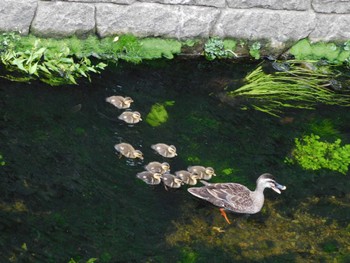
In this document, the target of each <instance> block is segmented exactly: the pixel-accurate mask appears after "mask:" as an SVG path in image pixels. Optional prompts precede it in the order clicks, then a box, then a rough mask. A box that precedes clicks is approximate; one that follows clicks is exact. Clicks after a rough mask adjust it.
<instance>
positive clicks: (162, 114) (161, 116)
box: [146, 101, 175, 127]
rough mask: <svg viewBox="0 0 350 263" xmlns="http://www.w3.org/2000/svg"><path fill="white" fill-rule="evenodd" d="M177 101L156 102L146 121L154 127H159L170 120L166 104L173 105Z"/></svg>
mask: <svg viewBox="0 0 350 263" xmlns="http://www.w3.org/2000/svg"><path fill="white" fill-rule="evenodd" d="M174 104H175V101H166V102H164V103H163V104H161V103H156V104H154V105H153V106H152V107H151V110H150V112H149V113H148V114H147V117H146V122H147V123H148V124H149V125H151V126H152V127H157V126H159V125H161V124H162V123H164V122H166V121H167V120H168V117H169V115H168V112H167V110H166V109H165V107H166V106H173V105H174Z"/></svg>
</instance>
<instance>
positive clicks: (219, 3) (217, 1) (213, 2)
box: [139, 0, 226, 7]
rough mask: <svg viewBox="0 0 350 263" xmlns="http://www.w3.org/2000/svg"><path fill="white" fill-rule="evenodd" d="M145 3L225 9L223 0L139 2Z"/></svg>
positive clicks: (155, 0) (144, 0) (150, 0)
mask: <svg viewBox="0 0 350 263" xmlns="http://www.w3.org/2000/svg"><path fill="white" fill-rule="evenodd" d="M139 1H140V2H146V3H159V4H169V5H195V6H213V7H225V6H226V1H225V0H139Z"/></svg>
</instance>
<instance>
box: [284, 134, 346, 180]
mask: <svg viewBox="0 0 350 263" xmlns="http://www.w3.org/2000/svg"><path fill="white" fill-rule="evenodd" d="M320 139H321V138H320V136H318V135H314V134H311V135H307V136H304V137H302V138H301V139H298V138H296V139H295V149H294V150H293V152H292V158H287V159H286V162H287V163H292V164H293V163H298V164H299V165H300V166H301V167H303V168H304V169H307V170H320V169H323V168H326V169H330V170H333V171H338V172H340V173H342V174H346V173H347V172H348V168H349V165H350V144H346V145H343V146H341V139H337V140H335V142H333V143H330V142H327V141H320Z"/></svg>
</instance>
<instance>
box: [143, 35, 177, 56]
mask: <svg viewBox="0 0 350 263" xmlns="http://www.w3.org/2000/svg"><path fill="white" fill-rule="evenodd" d="M140 44H141V49H140V53H141V56H142V58H143V59H157V58H162V57H165V58H167V59H172V58H174V54H178V53H180V52H181V46H182V44H181V43H180V42H179V41H177V40H172V39H161V38H144V39H142V40H140Z"/></svg>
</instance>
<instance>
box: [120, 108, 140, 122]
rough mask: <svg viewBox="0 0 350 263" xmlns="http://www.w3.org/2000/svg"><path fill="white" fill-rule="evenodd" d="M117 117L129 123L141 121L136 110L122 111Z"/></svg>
mask: <svg viewBox="0 0 350 263" xmlns="http://www.w3.org/2000/svg"><path fill="white" fill-rule="evenodd" d="M118 119H119V120H122V121H125V122H126V123H129V124H134V123H138V122H140V121H142V119H141V114H140V113H139V112H138V111H124V112H123V113H122V114H120V115H119V117H118Z"/></svg>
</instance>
